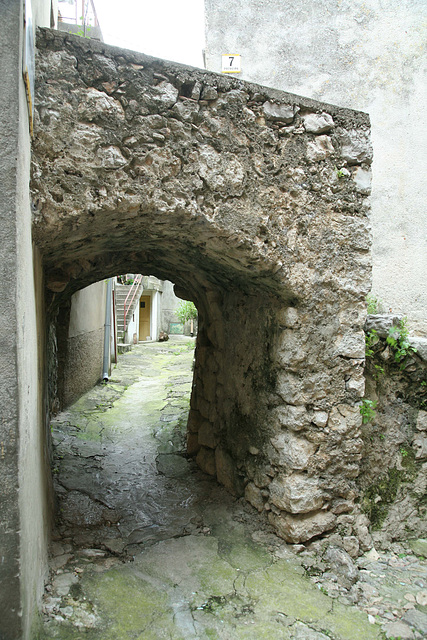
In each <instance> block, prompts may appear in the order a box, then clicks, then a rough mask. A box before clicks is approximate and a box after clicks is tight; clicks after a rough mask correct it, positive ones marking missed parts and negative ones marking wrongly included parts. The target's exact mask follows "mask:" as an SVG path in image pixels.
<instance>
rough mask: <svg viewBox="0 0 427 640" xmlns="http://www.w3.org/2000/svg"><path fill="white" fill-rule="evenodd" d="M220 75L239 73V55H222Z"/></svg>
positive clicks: (240, 70) (240, 67)
mask: <svg viewBox="0 0 427 640" xmlns="http://www.w3.org/2000/svg"><path fill="white" fill-rule="evenodd" d="M221 70H222V73H241V72H242V63H241V55H240V53H224V54H223V55H222V69H221Z"/></svg>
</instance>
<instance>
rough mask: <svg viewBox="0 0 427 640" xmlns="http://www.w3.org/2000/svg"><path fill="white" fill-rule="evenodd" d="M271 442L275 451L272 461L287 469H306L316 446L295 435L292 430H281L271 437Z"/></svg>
mask: <svg viewBox="0 0 427 640" xmlns="http://www.w3.org/2000/svg"><path fill="white" fill-rule="evenodd" d="M271 444H272V445H273V447H274V448H275V449H276V451H277V456H273V458H272V462H273V463H274V464H278V465H280V466H284V467H287V468H288V469H295V470H302V469H307V467H308V464H309V462H310V458H311V457H312V456H313V454H314V452H315V451H316V449H317V446H316V445H315V444H313V443H312V442H309V441H308V440H306V439H305V438H303V437H299V436H297V435H295V434H294V433H293V432H292V431H283V432H282V433H279V434H277V436H274V438H271Z"/></svg>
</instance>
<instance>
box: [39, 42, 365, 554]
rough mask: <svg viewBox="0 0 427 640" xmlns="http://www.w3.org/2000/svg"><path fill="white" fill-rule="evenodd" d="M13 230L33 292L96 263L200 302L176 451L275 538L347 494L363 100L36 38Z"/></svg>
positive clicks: (333, 514) (351, 487)
mask: <svg viewBox="0 0 427 640" xmlns="http://www.w3.org/2000/svg"><path fill="white" fill-rule="evenodd" d="M37 73H38V90H37V99H36V117H35V138H34V143H33V172H32V193H33V206H34V226H33V234H34V239H35V242H36V244H37V245H38V247H39V248H40V250H41V251H42V253H43V256H44V266H45V274H46V284H47V289H48V290H49V291H50V292H51V293H52V300H51V303H52V304H60V303H61V301H62V300H66V299H67V298H69V297H70V296H71V295H72V293H74V292H75V291H77V290H78V289H80V288H82V287H84V286H86V285H88V284H90V283H92V282H95V281H97V280H99V279H101V278H104V277H107V276H110V275H113V274H115V273H120V272H126V271H131V272H132V271H133V272H143V273H153V274H155V275H156V276H158V277H160V278H162V279H169V280H173V281H174V282H175V283H176V285H177V289H178V293H181V295H182V296H183V297H186V298H189V299H192V300H194V301H195V302H196V304H197V306H198V309H199V313H200V328H199V337H198V344H197V356H196V369H195V384H194V391H193V396H192V401H191V411H190V416H189V430H188V448H189V451H190V452H191V453H192V454H194V455H196V456H197V460H198V463H199V465H200V466H201V467H202V468H203V469H204V470H205V471H207V472H209V473H213V474H216V476H217V477H218V479H219V481H220V482H222V483H223V484H225V485H226V486H227V487H228V488H229V490H230V491H232V492H234V493H236V494H238V495H241V494H243V493H244V494H245V496H246V498H247V499H248V500H249V501H250V502H251V503H252V504H253V505H254V506H255V507H256V508H257V509H259V510H267V511H268V512H269V518H270V521H271V522H272V524H273V525H274V526H275V528H276V530H277V531H278V533H279V534H280V535H282V536H283V537H284V538H285V539H286V540H288V541H292V542H297V541H304V540H307V539H310V538H311V537H313V536H315V535H319V534H321V533H323V532H325V531H328V530H331V529H332V528H333V527H334V526H335V523H336V519H337V515H338V514H340V513H344V512H348V511H350V510H351V509H352V506H353V501H354V499H355V497H356V495H357V491H356V487H355V478H356V476H357V475H358V473H359V465H360V458H361V449H362V440H361V438H360V425H361V416H360V414H359V410H358V406H357V402H358V401H359V400H360V398H361V396H363V391H364V382H363V363H364V335H363V331H362V327H363V323H364V319H365V310H364V298H365V295H366V293H367V291H368V290H369V281H370V253H369V251H370V238H369V233H368V220H367V214H368V205H367V203H366V188H365V180H363V179H362V177H363V176H364V173H365V171H367V167H368V165H369V163H370V161H371V149H370V145H369V137H368V136H369V122H368V118H367V116H366V115H365V114H361V113H357V112H354V111H350V110H346V109H340V108H337V107H333V106H331V105H325V104H321V103H317V102H315V101H312V100H309V99H304V98H300V97H298V96H294V95H290V94H284V93H282V92H277V91H274V90H272V89H266V88H265V87H260V86H257V85H251V84H249V83H244V82H241V81H238V80H235V79H230V78H225V77H223V76H218V75H216V74H212V73H208V72H204V71H201V70H196V69H191V68H188V67H183V66H180V65H176V64H172V63H168V62H165V61H161V60H157V59H153V58H148V57H146V56H143V55H141V54H136V53H132V52H129V51H123V50H120V49H116V48H114V47H109V46H106V45H103V44H99V43H95V42H90V41H87V40H85V39H82V38H78V37H73V36H70V35H67V34H62V33H58V32H53V31H49V30H41V31H39V35H38V72H37Z"/></svg>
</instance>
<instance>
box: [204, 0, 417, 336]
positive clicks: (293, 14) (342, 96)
mask: <svg viewBox="0 0 427 640" xmlns="http://www.w3.org/2000/svg"><path fill="white" fill-rule="evenodd" d="M204 4H205V14H206V65H207V68H208V69H210V70H211V71H220V70H221V54H227V53H240V54H241V56H242V73H241V74H240V77H241V78H242V79H243V80H248V81H251V82H259V83H261V84H264V85H267V86H270V87H275V88H277V89H282V90H284V91H292V92H294V93H300V94H302V95H305V96H309V97H310V98H314V99H316V100H322V101H325V102H332V103H334V104H339V105H342V106H345V107H351V108H353V109H361V110H363V111H366V112H367V113H369V116H370V118H371V124H372V142H373V147H374V163H373V172H372V174H373V175H372V200H371V207H372V213H371V222H372V231H373V246H372V257H373V291H374V293H375V294H376V295H377V296H379V297H380V298H381V299H382V300H383V301H384V304H385V309H386V310H387V311H388V310H389V309H390V308H391V309H392V311H393V312H394V313H406V314H408V317H409V321H410V323H411V325H412V327H413V328H414V329H416V330H417V331H418V332H419V333H420V335H427V313H426V310H427V279H426V277H425V272H426V254H427V244H426V243H427V216H426V215H425V205H424V201H425V192H426V188H427V183H426V178H425V175H423V174H422V172H421V173H420V172H419V171H418V170H416V169H415V170H414V168H415V167H422V166H424V161H425V160H424V158H425V147H426V141H425V133H424V132H425V131H426V128H427V127H426V110H425V103H426V86H427V85H426V81H425V69H426V48H425V40H426V28H425V20H426V4H425V1H424V0H411V2H401V0H388V1H387V2H379V1H378V0H351V1H350V0H322V2H318V1H316V0H311V1H307V0H294V1H293V2H284V1H283V0H235V1H234V2H233V3H230V2H228V0H205V3H204ZM367 187H369V185H368V184H367Z"/></svg>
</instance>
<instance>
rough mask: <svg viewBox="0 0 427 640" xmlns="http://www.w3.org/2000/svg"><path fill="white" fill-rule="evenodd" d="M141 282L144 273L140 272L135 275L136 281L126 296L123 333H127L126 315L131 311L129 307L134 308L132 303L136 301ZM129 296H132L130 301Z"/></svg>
mask: <svg viewBox="0 0 427 640" xmlns="http://www.w3.org/2000/svg"><path fill="white" fill-rule="evenodd" d="M141 282H142V275H141V274H140V273H138V274H137V275H136V276H135V279H134V281H133V283H132V286H131V288H130V289H129V293H128V294H127V296H126V300H125V303H124V305H123V312H124V317H123V333H124V334H125V333H126V316H127V314H128V313H129V309H131V308H132V303H133V301H134V298H135V296H136V293H137V291H138V289H139V285H140V284H141ZM129 298H130V302H129V303H128V300H129Z"/></svg>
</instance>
